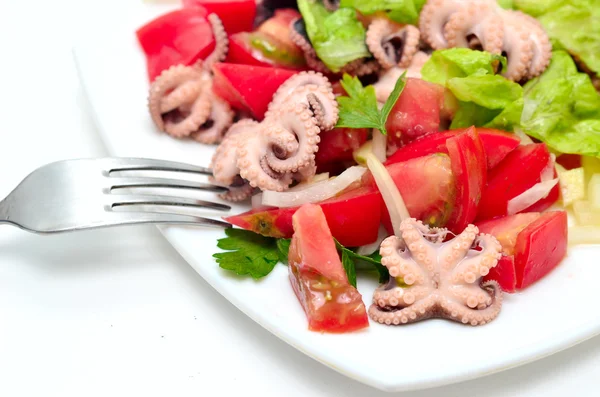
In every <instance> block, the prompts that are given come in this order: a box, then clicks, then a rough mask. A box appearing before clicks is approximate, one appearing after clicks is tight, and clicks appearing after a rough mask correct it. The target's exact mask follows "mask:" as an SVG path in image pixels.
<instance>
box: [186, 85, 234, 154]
mask: <svg viewBox="0 0 600 397" xmlns="http://www.w3.org/2000/svg"><path fill="white" fill-rule="evenodd" d="M233 116H234V112H233V111H232V110H231V107H230V106H229V103H228V102H226V101H224V100H222V99H220V98H219V97H217V96H216V95H212V96H211V110H210V116H209V118H208V120H207V121H206V122H205V123H204V124H202V125H201V126H200V128H199V129H198V130H197V131H194V132H192V133H191V134H190V136H191V137H192V138H193V139H195V140H196V141H198V142H200V143H204V144H208V145H211V144H214V143H218V142H221V140H222V139H223V136H224V135H225V132H226V131H227V128H228V127H229V126H230V125H231V123H232V122H233Z"/></svg>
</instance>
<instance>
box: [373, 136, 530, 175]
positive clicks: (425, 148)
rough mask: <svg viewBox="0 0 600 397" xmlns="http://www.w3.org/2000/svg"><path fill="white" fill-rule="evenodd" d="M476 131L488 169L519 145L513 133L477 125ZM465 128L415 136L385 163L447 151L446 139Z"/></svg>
mask: <svg viewBox="0 0 600 397" xmlns="http://www.w3.org/2000/svg"><path fill="white" fill-rule="evenodd" d="M476 129H477V133H478V134H479V138H480V139H481V143H482V144H483V149H484V150H485V155H486V159H487V167H488V169H492V168H494V167H495V166H496V165H498V163H500V162H501V161H502V160H503V159H504V158H505V157H506V156H507V155H508V153H510V152H512V151H513V150H514V149H516V148H517V146H519V144H520V143H521V141H520V140H519V138H517V137H516V136H515V135H514V134H510V133H508V132H505V131H500V130H494V129H491V128H480V127H477V128H476ZM465 130H466V129H456V130H450V131H444V132H439V133H436V134H430V135H426V136H423V137H421V138H417V139H415V140H414V141H412V142H410V143H409V144H408V145H406V146H403V147H401V148H400V149H398V150H397V151H396V152H394V154H392V155H391V156H390V157H388V159H387V160H386V162H385V164H386V165H388V164H394V163H398V162H400V161H406V160H410V159H413V158H415V157H420V156H425V155H427V154H431V153H448V149H447V147H446V141H447V140H448V139H450V138H452V137H453V136H456V135H457V134H459V133H461V132H464V131H465Z"/></svg>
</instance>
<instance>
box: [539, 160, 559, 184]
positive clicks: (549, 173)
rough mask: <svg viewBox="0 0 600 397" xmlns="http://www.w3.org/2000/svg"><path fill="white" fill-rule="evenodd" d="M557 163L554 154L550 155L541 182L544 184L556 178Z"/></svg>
mask: <svg viewBox="0 0 600 397" xmlns="http://www.w3.org/2000/svg"><path fill="white" fill-rule="evenodd" d="M555 161H556V156H555V155H554V154H553V153H550V160H548V164H546V166H545V167H544V169H543V170H542V173H541V175H540V180H541V181H542V182H546V181H550V180H552V179H553V178H554V162H555Z"/></svg>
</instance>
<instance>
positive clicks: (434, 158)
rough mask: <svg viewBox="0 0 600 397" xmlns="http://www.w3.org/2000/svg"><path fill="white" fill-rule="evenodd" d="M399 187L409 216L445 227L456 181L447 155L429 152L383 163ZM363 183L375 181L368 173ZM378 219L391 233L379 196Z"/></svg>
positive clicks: (383, 204)
mask: <svg viewBox="0 0 600 397" xmlns="http://www.w3.org/2000/svg"><path fill="white" fill-rule="evenodd" d="M386 169H387V171H388V173H389V174H390V176H391V177H392V179H393V181H394V183H395V184H396V186H397V187H398V190H399V191H400V194H401V195H402V198H403V200H404V204H405V205H406V208H407V209H408V213H409V214H410V216H412V217H414V218H416V219H420V220H422V221H423V222H424V223H427V224H428V225H430V226H437V227H444V226H445V225H446V223H447V222H448V219H449V218H450V214H451V213H452V210H453V207H452V203H453V202H454V200H455V198H454V197H455V194H456V185H455V179H454V176H453V175H452V169H451V164H450V158H449V157H448V156H447V155H445V154H431V155H428V156H424V157H419V158H416V159H412V160H409V161H404V162H401V163H396V164H392V165H389V166H387V167H386ZM364 179H365V184H370V185H371V186H373V188H374V189H377V185H376V184H375V181H374V180H373V177H372V175H371V174H370V173H368V174H366V176H365V178H364ZM381 200H382V202H381V211H382V214H381V219H382V222H383V224H384V226H385V227H386V229H387V231H388V232H389V233H390V234H393V233H394V230H393V228H392V223H391V220H390V215H389V213H388V210H387V207H386V206H385V203H384V202H383V198H382V199H381Z"/></svg>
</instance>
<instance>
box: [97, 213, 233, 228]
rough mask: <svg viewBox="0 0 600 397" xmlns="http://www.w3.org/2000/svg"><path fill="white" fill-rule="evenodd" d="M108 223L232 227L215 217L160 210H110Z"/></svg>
mask: <svg viewBox="0 0 600 397" xmlns="http://www.w3.org/2000/svg"><path fill="white" fill-rule="evenodd" d="M109 223H110V224H113V225H138V224H147V223H152V224H170V225H189V226H216V227H222V228H230V227H232V225H231V224H229V223H227V222H223V221H220V220H217V219H210V218H203V217H199V216H193V215H181V214H169V213H161V212H112V213H111V217H110V222H109ZM109 226H110V225H109Z"/></svg>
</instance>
